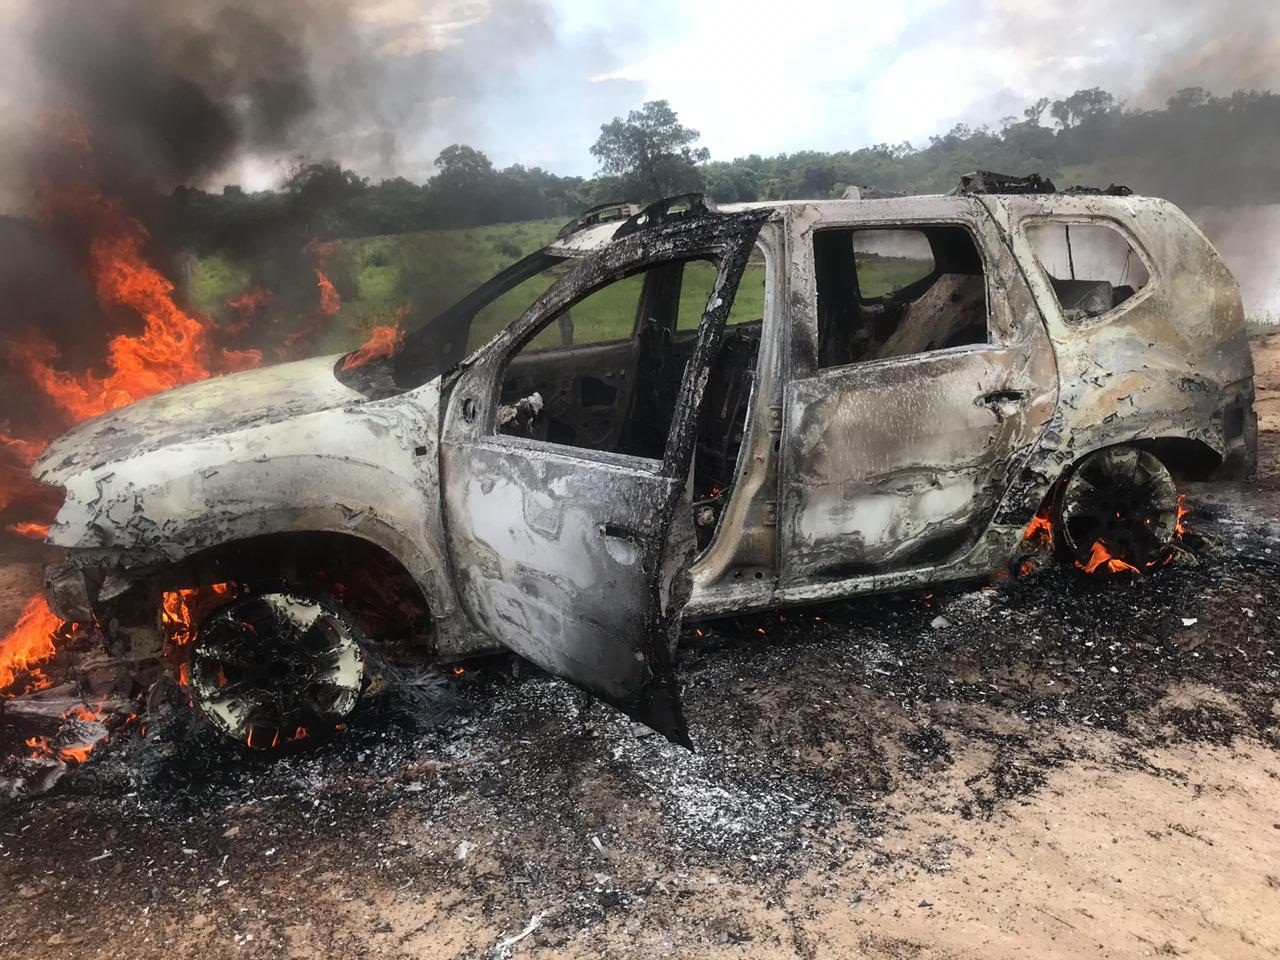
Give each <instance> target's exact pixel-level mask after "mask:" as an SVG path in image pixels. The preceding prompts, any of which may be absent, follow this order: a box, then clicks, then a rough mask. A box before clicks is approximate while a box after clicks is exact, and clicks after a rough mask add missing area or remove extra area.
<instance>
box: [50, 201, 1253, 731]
mask: <svg viewBox="0 0 1280 960" xmlns="http://www.w3.org/2000/svg"><path fill="white" fill-rule="evenodd" d="M990 189H991V188H990V185H989V184H988V185H985V186H984V184H983V183H981V182H979V183H974V182H969V183H968V184H967V185H965V186H962V188H961V189H960V190H958V191H956V192H954V193H953V194H950V195H946V196H916V197H902V198H891V199H877V200H863V199H859V200H835V201H796V202H779V203H762V204H747V205H735V206H731V207H723V208H719V209H717V208H714V207H713V206H711V205H709V204H708V203H706V202H705V201H704V200H702V199H701V198H700V197H696V196H695V197H684V198H675V199H673V200H667V201H662V202H660V203H657V204H654V205H652V206H651V207H648V208H646V209H644V210H639V209H636V208H634V207H628V206H621V205H619V206H615V207H613V208H609V209H598V210H596V211H592V212H591V213H589V214H588V215H586V216H584V217H583V218H580V219H579V220H577V221H574V222H573V223H571V224H569V225H567V226H566V227H565V228H564V229H563V230H562V231H561V232H560V235H559V236H558V237H557V239H556V240H555V241H554V242H553V243H552V244H550V245H549V246H548V247H547V248H545V249H544V250H541V251H539V252H537V253H535V254H533V255H532V256H530V257H527V258H525V259H524V260H521V261H520V262H518V263H516V264H514V265H513V266H511V267H510V268H508V269H507V270H505V271H504V272H502V273H501V274H499V275H498V276H497V277H495V278H494V279H493V280H491V281H490V282H489V283H487V284H485V285H484V286H482V287H480V288H479V289H478V290H476V291H475V292H474V293H473V294H471V295H470V296H468V297H467V298H465V299H464V300H463V301H461V302H460V303H458V304H457V305H455V306H454V307H452V308H450V309H449V310H448V311H446V312H445V313H443V314H442V315H441V316H440V317H438V318H437V319H436V320H435V321H434V322H432V323H430V324H428V325H427V326H426V327H425V328H423V329H422V330H420V331H418V332H417V333H416V334H413V335H411V336H410V337H409V338H408V339H407V341H406V342H405V344H404V346H403V348H402V349H401V350H400V351H399V352H398V353H396V354H395V355H394V356H392V357H390V358H387V359H385V360H380V361H375V362H373V363H370V364H367V365H365V366H360V367H351V366H350V365H349V364H344V362H343V360H342V358H333V357H329V358H319V359H314V360H309V361H304V362H301V363H294V364H288V365H284V366H280V367H275V368H271V369H266V370H261V371H254V372H250V373H245V374H237V375H234V376H229V377H225V378H221V379H217V380H211V381H206V382H202V383H198V384H194V385H191V386H188V387H183V388H180V389H177V390H174V391H171V392H168V393H165V394H160V395H157V396H154V397H151V398H148V399H146V400H143V401H141V402H139V403H137V404H134V405H133V406H130V407H126V408H124V409H121V410H119V411H116V412H113V413H110V414H107V415H106V416H103V417H100V418H98V419H96V420H93V421H90V422H88V423H86V424H83V425H81V426H80V427H78V428H76V429H75V430H73V431H72V432H70V433H69V434H67V435H66V436H64V437H63V438H61V439H60V440H58V441H56V442H55V443H54V444H53V445H52V446H51V447H50V448H49V450H48V451H47V452H46V454H45V455H44V457H43V458H42V459H41V461H40V462H39V463H38V464H37V466H36V468H35V474H36V476H37V477H38V478H39V479H40V480H42V481H44V482H46V483H50V484H56V485H59V486H61V487H62V488H64V489H65V495H66V498H65V502H64V505H63V507H62V509H61V511H60V513H59V514H58V517H57V521H56V523H55V525H54V527H53V529H52V532H51V534H50V538H49V539H50V541H51V542H52V543H53V544H55V545H57V546H59V547H62V548H64V550H65V555H66V562H65V563H64V564H62V565H61V566H59V567H58V568H56V569H54V570H52V571H51V572H50V578H49V595H50V599H51V603H52V605H53V607H54V609H55V611H56V612H58V613H59V614H60V615H61V616H64V617H65V618H67V619H71V620H87V619H89V618H90V617H94V618H96V620H97V622H98V623H99V624H101V625H103V627H104V630H105V631H106V633H107V635H108V637H109V643H110V644H111V646H112V648H113V650H114V651H115V652H119V653H124V652H128V651H129V650H130V649H132V652H133V655H135V656H141V655H145V654H147V653H148V652H151V653H154V652H155V650H156V648H157V645H158V643H159V640H158V639H157V635H156V627H157V623H158V619H159V618H160V617H161V616H162V615H163V611H162V610H161V609H160V607H161V602H160V597H161V596H162V593H161V591H163V590H166V589H169V590H172V589H177V588H184V589H193V588H199V587H200V586H202V585H208V584H212V583H232V584H235V585H237V589H236V590H233V591H231V596H233V597H234V599H231V600H229V602H227V603H226V605H225V606H223V607H222V609H220V610H217V611H216V612H214V613H211V614H210V615H209V616H208V617H207V618H206V619H205V620H204V622H203V623H202V624H201V625H200V629H199V631H198V634H197V636H196V638H195V642H194V643H193V644H192V653H191V656H190V662H191V682H192V687H193V689H194V691H195V693H196V698H197V700H198V701H199V702H200V704H201V706H202V707H203V709H204V710H205V712H206V713H207V714H209V716H210V717H211V719H213V720H214V722H215V723H216V724H217V725H219V726H220V727H222V728H223V729H225V730H226V731H227V732H228V733H231V734H233V735H236V736H239V737H241V738H242V739H244V738H245V737H246V733H248V735H250V736H251V735H252V730H253V728H255V727H256V728H257V729H259V730H260V731H261V730H262V729H263V728H267V729H271V728H274V730H275V736H276V738H278V737H279V736H280V735H281V731H282V730H284V731H286V732H287V731H288V730H290V729H292V727H293V725H294V723H295V722H298V723H301V722H302V721H303V720H304V719H316V718H319V719H321V720H324V721H325V722H330V721H332V720H334V719H335V718H340V717H341V716H342V715H344V714H345V712H346V711H348V710H349V709H350V708H351V707H352V706H353V705H354V702H355V699H356V696H357V695H358V693H359V688H360V684H361V671H362V664H363V659H362V655H361V648H362V646H363V645H364V644H365V643H366V642H367V641H366V640H365V639H364V638H363V637H361V629H360V628H358V627H357V626H356V624H355V623H354V622H353V620H352V618H350V617H349V616H348V615H347V613H346V612H345V611H344V610H343V608H342V605H341V604H339V603H338V602H336V601H335V600H334V599H332V597H333V596H335V595H337V596H341V591H340V590H338V589H334V583H336V582H337V581H340V580H342V579H343V578H345V577H346V576H347V575H348V573H347V570H348V569H349V568H351V567H358V568H359V569H360V570H363V571H365V572H368V571H370V570H376V571H380V573H379V576H383V575H384V574H385V577H386V578H388V579H393V578H395V577H399V578H400V579H402V580H403V581H404V582H406V583H409V584H411V590H412V592H413V593H415V594H416V596H415V598H414V599H415V600H416V601H417V602H418V603H419V604H420V606H421V608H422V610H423V611H424V615H423V617H422V619H421V621H420V622H419V624H418V626H419V627H420V629H417V630H415V631H414V634H415V638H414V640H413V642H416V643H417V644H418V645H419V646H420V647H422V650H421V652H422V653H424V654H425V655H427V656H430V657H434V658H437V659H440V660H448V659H456V658H461V657H465V656H468V655H471V654H474V653H478V652H482V651H486V650H492V649H494V648H501V647H505V648H509V649H511V650H513V651H516V652H517V653H519V654H521V655H523V656H524V657H525V658H527V659H529V660H531V661H533V662H534V663H536V664H538V665H539V666H541V667H543V668H545V669H547V670H549V671H551V672H553V673H556V674H559V675H561V676H565V677H567V678H570V679H572V680H574V681H575V682H577V683H579V684H580V685H582V686H583V687H585V688H587V689H588V690H591V691H593V692H594V693H595V694H597V695H598V696H600V697H601V698H602V699H604V700H606V701H608V702H610V703H612V704H614V705H616V706H618V707H619V708H621V709H622V710H624V711H625V712H626V713H628V714H629V715H631V716H632V717H634V718H636V719H639V720H642V721H643V722H645V723H648V724H650V725H651V726H653V727H655V728H656V729H658V730H660V731H661V732H663V733H665V734H666V735H667V736H669V737H671V738H672V739H675V740H677V741H680V742H687V732H686V727H685V721H684V718H683V716H682V712H681V708H680V703H679V697H678V692H677V691H678V687H677V685H676V681H675V677H674V675H673V668H672V657H673V651H674V644H675V640H676V637H677V634H678V627H679V624H680V621H681V619H682V618H706V617H714V616H717V615H721V614H726V613H729V612H735V613H736V612H742V611H747V610H759V609H765V608H770V607H776V606H782V605H789V604H800V603H808V602H815V601H824V600H830V599H834V598H839V597H847V596H851V595H855V594H861V593H866V592H871V591H883V590H890V589H896V588H902V587H907V586H911V585H916V584H922V583H926V582H930V581H938V580H945V579H959V578H968V577H974V576H980V575H985V574H989V573H990V572H991V571H993V570H997V569H1002V568H1006V567H1007V565H1008V564H1009V563H1010V562H1011V558H1013V557H1015V556H1016V555H1017V553H1018V551H1019V549H1020V544H1021V541H1022V538H1023V533H1024V530H1025V529H1026V528H1027V526H1028V522H1029V521H1030V520H1031V519H1032V518H1033V517H1034V516H1036V515H1037V512H1038V511H1039V512H1040V514H1041V515H1046V516H1047V515H1052V517H1053V520H1054V528H1055V530H1056V536H1057V537H1058V540H1059V543H1058V546H1059V548H1060V549H1062V550H1065V551H1067V552H1068V553H1073V554H1074V555H1075V557H1076V559H1078V560H1082V561H1083V560H1087V559H1088V558H1090V556H1091V555H1096V551H1097V550H1098V549H1099V547H1098V545H1099V544H1102V546H1103V548H1104V549H1105V550H1106V551H1107V552H1108V555H1110V556H1114V557H1117V558H1119V559H1120V560H1121V561H1122V562H1124V563H1125V564H1131V565H1133V566H1135V567H1138V568H1141V567H1142V566H1143V565H1150V564H1152V563H1154V562H1156V561H1157V560H1158V559H1159V557H1160V553H1161V551H1162V550H1165V549H1167V546H1168V543H1169V541H1170V540H1171V539H1172V536H1173V531H1174V527H1175V525H1176V522H1177V514H1176V501H1175V496H1176V495H1175V492H1174V483H1173V481H1172V479H1171V474H1172V475H1187V476H1192V477H1197V478H1203V477H1209V476H1227V475H1239V474H1244V473H1248V472H1249V471H1251V470H1252V467H1253V463H1254V459H1255V456H1256V452H1255V446H1256V425H1255V419H1254V414H1253V409H1252V400H1253V382H1252V375H1253V370H1252V363H1251V359H1250V354H1249V348H1248V344H1247V340H1246V335H1245V327H1244V320H1243V313H1242V309H1241V303H1240V297H1239V292H1238V288H1237V286H1236V283H1235V281H1234V280H1233V279H1232V277H1231V275H1230V273H1229V272H1228V270H1227V269H1226V267H1225V266H1224V265H1223V263H1222V261H1221V260H1220V258H1219V257H1218V255H1217V253H1216V252H1215V251H1214V250H1213V248H1212V246H1211V245H1210V244H1209V242H1208V241H1207V240H1206V239H1205V238H1204V236H1203V235H1202V234H1201V233H1200V232H1199V231H1198V230H1197V229H1196V228H1195V226H1193V225H1192V223H1191V222H1190V221H1189V220H1188V219H1187V218H1186V217H1185V216H1184V215H1183V214H1182V213H1181V212H1180V211H1179V210H1178V209H1177V208H1175V207H1174V206H1172V205H1171V204H1169V203H1167V202H1165V201H1163V200H1159V199H1153V198H1145V197H1137V196H1129V195H1124V193H1123V191H1113V192H1112V193H1111V194H1101V193H1093V194H1076V195H1066V194H1058V193H1046V192H1039V189H1038V188H1037V189H1036V190H1031V191H1026V190H1020V191H1016V192H1009V191H1014V189H1015V188H1013V187H1007V188H1006V190H1005V192H989V191H990ZM994 189H1000V188H999V187H996V188H994ZM320 561H322V562H320ZM321 567H324V568H325V570H324V571H321V572H320V573H318V571H320V568H321ZM318 575H319V576H320V577H321V580H322V581H323V580H324V577H326V576H327V578H328V580H327V581H326V582H320V583H317V582H316V577H317V576H318ZM362 626H364V630H363V632H364V633H365V634H370V633H373V634H377V633H378V630H377V629H371V628H370V627H368V625H367V624H363V623H362ZM259 735H260V736H261V734H259Z"/></svg>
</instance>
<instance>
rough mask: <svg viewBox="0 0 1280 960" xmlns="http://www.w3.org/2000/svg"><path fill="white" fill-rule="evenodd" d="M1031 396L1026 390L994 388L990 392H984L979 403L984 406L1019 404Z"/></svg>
mask: <svg viewBox="0 0 1280 960" xmlns="http://www.w3.org/2000/svg"><path fill="white" fill-rule="evenodd" d="M1029 396H1031V394H1029V393H1028V392H1027V391H1026V390H992V391H991V392H990V393H984V394H983V395H982V396H980V397H979V398H978V403H980V404H982V405H983V406H984V407H996V406H1003V405H1005V404H1010V403H1013V404H1018V403H1022V402H1024V401H1025V400H1026V399H1027V397H1029Z"/></svg>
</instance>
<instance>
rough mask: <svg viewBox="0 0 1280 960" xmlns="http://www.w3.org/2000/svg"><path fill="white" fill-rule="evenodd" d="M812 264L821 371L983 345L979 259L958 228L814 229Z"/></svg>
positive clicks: (982, 280) (969, 239)
mask: <svg viewBox="0 0 1280 960" xmlns="http://www.w3.org/2000/svg"><path fill="white" fill-rule="evenodd" d="M813 258H814V269H815V273H816V285H817V293H818V303H817V307H818V311H817V312H818V364H819V366H821V367H837V366H843V365H845V364H850V363H865V362H868V361H873V360H888V359H890V358H892V357H904V356H910V355H913V354H922V353H929V352H931V351H936V350H949V349H952V348H954V347H964V346H972V345H977V344H985V343H988V342H989V339H988V331H987V284H986V278H985V276H984V275H983V271H982V257H981V256H980V255H979V253H978V248H977V245H976V244H975V243H974V240H973V237H972V236H971V235H970V234H969V232H968V231H967V230H966V229H965V228H963V227H958V226H952V225H950V224H921V225H919V226H915V225H913V226H912V227H911V228H900V227H863V228H856V229H834V230H819V231H817V232H816V233H815V234H814V237H813Z"/></svg>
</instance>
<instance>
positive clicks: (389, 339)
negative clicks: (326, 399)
mask: <svg viewBox="0 0 1280 960" xmlns="http://www.w3.org/2000/svg"><path fill="white" fill-rule="evenodd" d="M410 309H411V306H410V304H407V303H405V304H401V305H400V306H399V307H397V308H396V312H395V317H394V319H393V320H392V321H391V322H390V323H383V324H376V325H375V326H374V327H373V329H372V330H370V331H369V338H368V339H367V340H365V342H364V343H363V344H362V345H361V346H360V348H359V349H358V350H356V351H355V352H354V353H351V354H348V356H347V358H346V359H345V360H343V361H342V369H343V370H352V369H355V368H356V367H363V366H364V365H365V364H366V363H369V362H370V361H373V360H381V359H382V358H383V357H389V356H391V355H392V354H394V353H395V352H396V351H397V350H399V349H400V344H401V343H402V342H403V341H404V331H403V330H401V329H400V324H401V323H402V322H403V321H404V318H405V317H406V316H408V314H409V310H410Z"/></svg>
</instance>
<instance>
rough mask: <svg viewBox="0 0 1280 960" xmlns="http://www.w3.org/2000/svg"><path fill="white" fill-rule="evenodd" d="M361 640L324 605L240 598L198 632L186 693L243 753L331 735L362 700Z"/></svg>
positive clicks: (305, 595) (337, 610)
mask: <svg viewBox="0 0 1280 960" xmlns="http://www.w3.org/2000/svg"><path fill="white" fill-rule="evenodd" d="M362 639H363V638H362V637H361V635H360V631H359V629H358V628H357V627H356V626H355V624H354V623H353V622H352V621H351V618H350V617H348V616H347V614H346V613H345V611H343V609H342V608H341V607H339V606H338V604H337V603H335V602H334V601H333V600H331V599H329V598H328V597H325V596H322V595H319V594H314V593H311V592H307V591H302V590H294V589H281V590H276V591H273V592H269V593H260V594H249V595H247V596H242V597H240V598H238V599H236V600H234V601H232V602H231V603H229V604H227V605H226V606H225V607H222V608H221V609H219V610H217V611H215V612H214V613H212V614H210V615H209V616H208V617H206V618H205V620H204V621H203V622H202V623H201V624H200V627H199V629H198V630H197V632H196V637H195V642H194V644H193V645H192V651H191V664H190V669H191V689H192V692H193V693H194V695H195V700H196V703H197V704H198V705H199V707H200V709H201V710H202V711H203V712H204V714H205V716H207V717H208V718H209V720H210V722H211V723H212V724H213V725H214V726H215V727H216V728H218V729H219V730H221V731H222V732H223V733H225V734H226V735H227V736H229V737H232V738H234V739H236V740H239V741H240V742H242V743H244V744H245V745H246V746H248V747H253V748H258V749H270V748H272V747H278V746H282V745H284V744H287V743H291V742H293V741H296V740H301V739H304V738H307V737H310V736H313V735H316V734H324V733H329V732H331V731H332V730H333V729H334V728H335V727H336V726H337V725H338V724H340V723H341V722H342V721H343V720H344V719H345V718H346V717H347V716H349V715H350V713H351V712H352V710H354V709H355V706H356V701H357V700H358V699H359V697H360V692H361V689H362V686H363V682H364V655H363V653H362V651H361V643H362Z"/></svg>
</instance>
